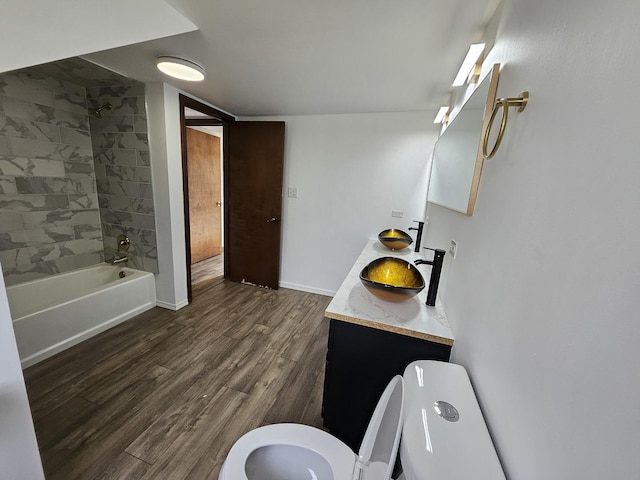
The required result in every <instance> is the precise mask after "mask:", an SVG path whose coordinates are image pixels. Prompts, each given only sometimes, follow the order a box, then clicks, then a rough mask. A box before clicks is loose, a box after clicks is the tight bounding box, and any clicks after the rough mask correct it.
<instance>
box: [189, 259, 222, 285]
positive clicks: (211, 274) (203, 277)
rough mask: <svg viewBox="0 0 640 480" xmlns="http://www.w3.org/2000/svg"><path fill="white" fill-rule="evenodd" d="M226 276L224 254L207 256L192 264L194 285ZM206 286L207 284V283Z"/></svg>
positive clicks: (192, 281) (192, 283)
mask: <svg viewBox="0 0 640 480" xmlns="http://www.w3.org/2000/svg"><path fill="white" fill-rule="evenodd" d="M222 276H224V254H223V253H221V254H220V255H216V256H214V257H211V258H206V259H204V260H202V261H200V262H198V263H194V264H193V265H191V285H192V287H196V286H198V288H199V287H200V286H201V284H203V283H206V284H209V283H210V282H211V280H215V279H218V278H220V277H222ZM205 286H206V285H205Z"/></svg>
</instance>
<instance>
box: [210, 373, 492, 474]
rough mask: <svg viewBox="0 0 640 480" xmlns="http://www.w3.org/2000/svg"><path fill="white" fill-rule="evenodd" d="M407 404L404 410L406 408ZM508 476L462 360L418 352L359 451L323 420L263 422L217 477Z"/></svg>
mask: <svg viewBox="0 0 640 480" xmlns="http://www.w3.org/2000/svg"><path fill="white" fill-rule="evenodd" d="M403 411H404V413H403ZM400 433H402V439H401V441H400V448H399V449H400V460H401V463H402V470H403V472H402V474H401V475H400V477H399V480H432V479H437V480H468V479H470V478H473V479H474V480H505V476H504V472H503V471H502V467H501V465H500V461H499V460H498V455H497V454H496V451H495V448H494V446H493V443H492V441H491V437H490V436H489V432H488V430H487V427H486V425H485V422H484V418H483V417H482V413H481V411H480V407H479V405H478V401H477V400H476V397H475V394H474V392H473V387H472V386H471V382H470V380H469V377H468V375H467V372H466V370H465V369H464V367H462V366H460V365H455V364H453V363H445V362H438V361H432V360H420V361H417V362H412V363H410V364H409V365H408V366H407V368H406V369H405V371H404V374H403V376H402V377H400V376H396V377H394V378H393V379H392V380H391V382H390V383H389V385H388V386H387V388H386V389H385V391H384V393H383V394H382V396H381V397H380V400H379V401H378V405H377V406H376V409H375V411H374V413H373V416H372V417H371V421H370V422H369V426H368V427H367V431H366V433H365V436H364V439H363V440H362V445H361V447H360V451H359V452H358V455H356V454H355V453H354V452H353V451H352V450H351V449H350V448H349V447H348V446H347V445H345V444H344V443H342V442H341V441H340V440H338V439H336V438H335V437H332V436H331V435H329V434H328V433H326V432H323V431H322V430H319V429H317V428H313V427H309V426H306V425H297V424H287V423H285V424H276V425H268V426H266V427H261V428H258V429H256V430H252V431H251V432H248V433H247V434H245V435H244V436H242V437H241V438H240V439H239V440H238V441H237V442H236V443H235V445H234V446H233V447H232V448H231V451H230V452H229V455H228V456H227V459H226V460H225V462H224V465H223V466H222V470H221V471H220V476H219V477H218V479H219V480H307V479H308V480H389V479H390V478H391V472H392V470H393V466H394V462H395V458H396V453H397V450H398V440H399V437H400Z"/></svg>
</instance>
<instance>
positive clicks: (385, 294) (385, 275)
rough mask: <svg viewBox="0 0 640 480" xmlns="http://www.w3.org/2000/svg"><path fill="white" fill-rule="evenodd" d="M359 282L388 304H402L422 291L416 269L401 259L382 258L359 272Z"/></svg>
mask: <svg viewBox="0 0 640 480" xmlns="http://www.w3.org/2000/svg"><path fill="white" fill-rule="evenodd" d="M360 281H361V282H362V284H363V285H364V286H365V288H366V289H367V290H369V292H371V293H372V294H373V295H375V296H376V297H378V298H381V299H382V300H386V301H388V302H402V301H404V300H409V299H410V298H412V297H414V296H416V295H417V294H418V293H420V292H421V291H422V290H423V289H424V278H422V275H421V274H420V272H419V271H418V269H417V268H416V267H415V266H414V265H412V264H410V263H409V262H407V261H405V260H402V259H401V258H394V257H382V258H377V259H375V260H373V261H372V262H370V263H369V264H368V265H367V266H366V267H364V268H363V269H362V271H361V272H360Z"/></svg>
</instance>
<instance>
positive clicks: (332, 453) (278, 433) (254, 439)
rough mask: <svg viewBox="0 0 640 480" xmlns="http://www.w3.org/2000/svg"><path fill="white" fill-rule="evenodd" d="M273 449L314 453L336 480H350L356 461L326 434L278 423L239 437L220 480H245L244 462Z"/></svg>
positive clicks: (349, 451)
mask: <svg viewBox="0 0 640 480" xmlns="http://www.w3.org/2000/svg"><path fill="white" fill-rule="evenodd" d="M272 445H278V446H282V445H289V446H294V447H301V448H303V449H307V450H309V451H311V452H315V453H316V454H318V455H320V457H322V458H324V459H325V460H326V461H327V462H328V464H329V465H330V468H331V470H332V474H333V478H334V479H335V480H340V479H349V478H351V476H352V473H353V468H354V466H355V463H356V459H357V457H356V454H355V453H353V451H352V450H351V449H350V448H349V447H348V446H347V445H345V444H344V443H342V442H341V441H340V440H338V439H337V438H335V437H333V436H332V435H330V434H328V433H327V432H324V431H322V430H320V429H317V428H314V427H310V426H308V425H300V424H295V423H277V424H274V425H267V426H265V427H260V428H257V429H255V430H251V431H250V432H247V433H245V434H244V435H243V436H242V437H240V439H239V440H238V441H237V442H236V443H235V444H234V445H233V447H232V448H231V451H230V452H229V455H228V456H227V459H226V460H225V462H224V465H223V467H222V470H221V471H220V477H219V480H247V479H248V477H247V472H246V470H245V464H246V460H247V458H249V456H250V455H251V454H252V452H254V451H256V450H258V449H259V448H261V447H268V446H272ZM309 478H313V477H309ZM318 478H319V477H318ZM319 480H320V478H319Z"/></svg>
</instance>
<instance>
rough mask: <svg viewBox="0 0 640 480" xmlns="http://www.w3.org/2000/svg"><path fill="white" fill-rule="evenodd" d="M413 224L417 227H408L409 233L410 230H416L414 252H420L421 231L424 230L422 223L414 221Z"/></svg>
mask: <svg viewBox="0 0 640 480" xmlns="http://www.w3.org/2000/svg"><path fill="white" fill-rule="evenodd" d="M414 222H417V224H418V226H417V227H409V231H411V230H417V231H418V233H417V234H416V249H415V251H416V252H419V251H420V242H421V241H422V230H423V228H424V222H420V221H418V220H414Z"/></svg>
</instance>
